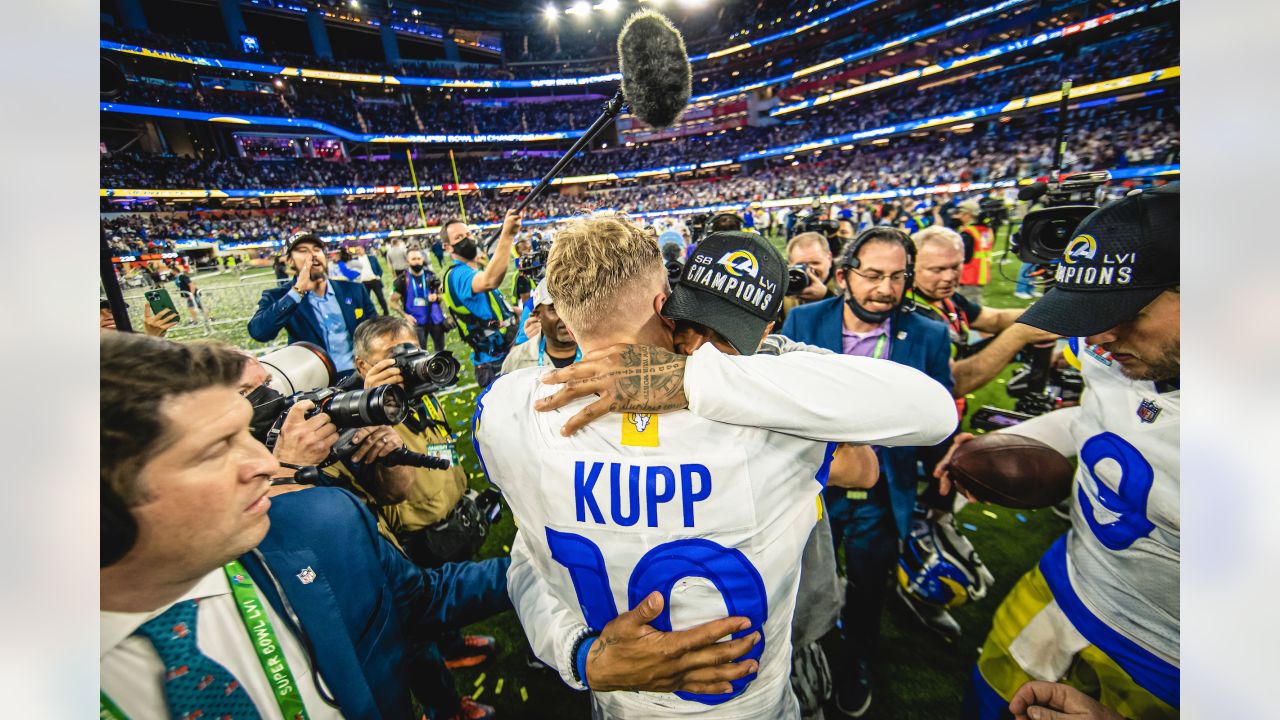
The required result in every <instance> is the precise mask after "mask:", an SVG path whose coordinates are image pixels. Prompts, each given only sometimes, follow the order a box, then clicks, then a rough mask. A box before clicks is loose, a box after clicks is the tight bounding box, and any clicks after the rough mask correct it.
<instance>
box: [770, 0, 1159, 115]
mask: <svg viewBox="0 0 1280 720" xmlns="http://www.w3.org/2000/svg"><path fill="white" fill-rule="evenodd" d="M1177 1H1178V0H1165V2H1164V4H1169V3H1172V2H1177ZM1154 7H1155V6H1152V5H1138V6H1136V7H1133V8H1129V9H1127V10H1122V11H1120V12H1114V13H1107V14H1105V15H1099V16H1098V17H1094V18H1090V19H1088V20H1082V21H1080V22H1078V23H1072V24H1071V25H1066V26H1063V27H1060V28H1053V29H1051V30H1047V31H1045V32H1042V33H1040V34H1038V35H1035V36H1033V37H1025V38H1019V39H1017V40H1012V41H1010V42H1007V43H1004V44H1001V45H995V46H992V47H989V48H986V49H984V50H980V51H978V52H976V53H973V54H970V55H965V56H963V57H958V58H952V59H950V60H943V61H942V62H939V63H935V64H934V65H930V66H928V67H923V68H916V69H914V70H908V71H907V72H904V73H900V74H898V75H894V76H893V77H888V78H884V79H881V80H876V81H874V82H870V83H867V84H865V85H859V86H857V87H853V88H848V89H845V90H840V91H837V92H834V93H826V94H823V95H818V96H816V97H813V98H810V99H808V100H803V101H801V102H797V103H792V104H790V105H780V106H778V107H776V108H774V109H772V110H770V111H769V114H770V115H772V116H774V117H778V116H780V115H786V114H788V113H793V112H797V111H800V110H804V109H806V108H811V107H815V106H817V105H824V104H826V103H829V102H834V101H837V100H842V99H844V98H847V97H853V96H855V95H861V94H863V93H867V92H871V91H873V90H878V89H880V88H882V87H888V86H890V85H896V84H898V83H903V82H909V81H911V80H915V79H917V78H921V77H924V76H925V75H930V76H932V75H936V74H940V73H944V72H946V71H948V70H954V69H956V68H959V67H963V66H965V65H970V64H972V63H975V62H980V61H985V60H990V59H991V58H995V57H999V56H1001V55H1005V54H1008V53H1011V52H1017V51H1019V50H1024V49H1026V48H1028V47H1035V46H1037V45H1042V44H1044V43H1046V42H1049V41H1051V40H1057V39H1058V38H1061V37H1063V36H1065V35H1069V34H1073V33H1076V32H1082V31H1084V30H1092V29H1094V28H1098V27H1102V26H1103V25H1109V24H1111V23H1113V22H1116V21H1118V20H1123V19H1124V18H1127V17H1132V16H1134V15H1137V14H1139V13H1142V12H1146V11H1147V10H1150V9H1153V8H1154Z"/></svg>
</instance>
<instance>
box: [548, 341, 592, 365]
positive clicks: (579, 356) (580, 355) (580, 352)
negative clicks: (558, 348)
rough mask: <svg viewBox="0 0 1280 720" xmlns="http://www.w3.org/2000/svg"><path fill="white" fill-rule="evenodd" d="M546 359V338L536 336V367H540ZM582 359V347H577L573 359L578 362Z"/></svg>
mask: <svg viewBox="0 0 1280 720" xmlns="http://www.w3.org/2000/svg"><path fill="white" fill-rule="evenodd" d="M546 359H547V339H546V338H538V367H542V365H543V363H544V362H546ZM581 359H582V348H578V352H577V354H576V355H574V356H573V361H574V362H578V361H579V360H581Z"/></svg>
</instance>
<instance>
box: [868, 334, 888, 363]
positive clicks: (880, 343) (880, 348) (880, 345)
mask: <svg viewBox="0 0 1280 720" xmlns="http://www.w3.org/2000/svg"><path fill="white" fill-rule="evenodd" d="M888 340H889V335H888V333H885V334H884V335H881V336H880V337H878V338H876V346H875V348H874V349H872V351H871V358H872V359H873V360H879V359H880V356H881V355H883V354H884V346H885V343H886V342H888Z"/></svg>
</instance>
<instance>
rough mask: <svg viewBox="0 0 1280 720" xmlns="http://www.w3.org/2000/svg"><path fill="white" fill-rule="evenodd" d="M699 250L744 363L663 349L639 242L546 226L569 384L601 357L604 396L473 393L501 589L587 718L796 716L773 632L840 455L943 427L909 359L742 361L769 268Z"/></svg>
mask: <svg viewBox="0 0 1280 720" xmlns="http://www.w3.org/2000/svg"><path fill="white" fill-rule="evenodd" d="M711 237H712V238H714V237H716V236H715V235H712V236H711ZM706 247H712V246H706ZM702 249H703V248H702V247H700V249H699V251H695V252H694V254H693V256H692V257H690V259H689V263H690V265H691V268H690V269H689V270H687V271H686V273H687V276H688V277H690V278H692V280H693V281H695V282H698V283H701V284H704V285H705V286H706V287H708V288H711V289H713V290H714V291H715V293H716V294H717V297H715V298H711V299H709V300H707V301H706V302H709V303H711V308H709V309H708V310H707V312H725V313H726V314H728V313H732V314H733V315H734V316H735V318H738V319H736V320H735V321H734V322H733V324H731V325H727V326H722V330H721V334H722V335H724V336H725V338H726V340H727V341H728V342H729V343H730V344H732V345H733V346H734V347H735V348H736V349H738V350H739V351H741V352H743V353H744V354H746V355H744V356H741V357H734V356H729V355H725V354H724V353H721V352H720V351H719V350H718V349H717V348H716V347H715V346H714V345H711V344H708V345H704V346H703V347H702V348H700V349H698V350H697V351H696V352H695V353H694V354H693V355H692V356H690V357H688V358H685V357H683V356H678V355H676V354H674V353H672V352H671V349H672V326H673V323H672V321H671V320H668V319H666V318H664V317H663V316H662V315H661V314H660V311H661V310H662V308H663V306H664V304H665V303H666V301H667V298H668V293H669V288H668V286H667V273H666V268H665V267H664V265H663V262H662V255H661V253H660V251H659V248H658V243H657V241H656V239H655V238H653V237H652V234H650V233H645V232H644V231H642V230H641V229H640V228H639V227H638V226H636V225H635V224H634V223H632V222H631V221H630V220H628V219H627V218H626V217H625V216H620V215H596V216H588V217H584V218H579V219H576V220H574V221H571V222H569V223H567V224H566V225H565V226H564V227H563V228H562V229H560V230H559V231H558V233H557V240H556V244H555V245H554V246H553V248H552V250H551V253H550V257H549V259H548V262H547V276H546V280H545V282H546V283H547V286H548V290H549V291H550V293H551V295H552V296H553V297H555V298H556V309H557V312H558V313H559V314H560V316H561V317H562V318H563V320H564V322H565V324H566V325H567V326H568V327H569V329H570V331H571V332H572V334H573V336H574V337H575V338H576V339H577V340H578V343H579V346H580V347H581V349H582V351H583V353H584V357H583V362H584V363H585V369H584V370H583V372H585V373H586V374H584V375H582V377H589V376H590V373H591V372H593V370H594V369H598V367H599V365H600V364H602V363H603V364H609V363H615V364H616V365H617V366H618V369H617V371H616V372H613V373H611V374H610V375H609V376H608V377H609V378H610V379H611V381H612V382H614V385H613V386H612V387H611V388H608V389H606V388H603V387H601V388H600V390H599V391H600V394H601V397H600V399H599V400H594V402H593V401H592V398H589V397H576V398H575V399H574V400H573V401H571V402H568V403H567V404H565V405H564V406H563V407H562V408H560V409H558V410H554V411H551V412H537V411H536V410H537V408H540V407H545V406H547V405H548V404H554V403H555V402H556V401H557V400H558V399H560V400H562V399H563V398H557V395H563V394H564V393H565V392H573V391H575V390H576V391H578V392H583V388H584V387H585V388H588V390H586V391H587V392H590V391H591V390H590V388H594V387H597V386H595V385H591V384H587V383H578V384H574V385H569V386H565V388H563V389H562V390H560V391H559V392H558V393H554V394H553V391H554V390H555V387H554V386H553V385H551V384H549V383H548V382H547V378H546V377H544V376H545V375H546V374H547V372H548V370H549V369H548V368H536V367H535V368H527V369H524V370H520V371H517V372H514V373H512V374H510V375H506V376H504V377H501V378H499V379H498V380H496V381H495V382H494V383H493V385H492V386H491V387H490V389H489V391H488V392H486V393H485V394H484V395H482V396H481V397H480V398H479V399H478V400H477V402H476V416H475V431H474V437H475V441H476V448H477V454H478V455H479V456H480V458H481V463H482V465H483V466H484V467H485V469H486V472H487V473H488V475H489V479H490V481H491V482H493V483H494V484H495V485H497V486H499V487H500V488H501V489H502V490H503V492H504V494H505V496H506V499H507V501H508V503H509V504H510V506H511V509H512V512H513V514H514V516H515V519H516V522H517V523H518V526H519V528H520V531H519V533H518V534H517V535H516V538H515V540H514V541H513V543H512V551H511V553H512V570H511V571H510V572H509V574H508V584H509V592H510V593H511V597H512V599H513V601H514V604H515V605H516V608H517V613H518V614H519V616H520V618H521V622H522V624H523V625H524V629H525V632H526V634H527V635H528V636H529V639H530V643H531V645H532V646H533V650H534V653H535V654H536V655H537V656H538V657H539V658H540V659H541V660H542V661H543V662H546V663H547V664H549V665H551V666H553V667H555V668H557V669H558V670H559V672H560V674H561V676H562V677H563V678H564V679H565V681H566V682H567V683H568V684H569V685H571V686H572V687H575V688H578V689H588V688H589V689H591V690H592V691H593V697H592V700H593V711H594V715H595V716H596V717H601V718H635V717H646V718H648V717H688V716H705V717H734V718H741V719H743V720H747V719H752V718H760V719H763V718H770V719H772V718H795V717H797V716H798V710H799V708H798V704H797V702H796V699H795V696H794V695H793V693H792V691H791V688H790V683H789V680H788V676H789V671H790V662H789V661H790V654H791V647H790V625H791V619H792V615H793V609H794V604H795V594H796V586H797V582H798V579H799V567H800V554H801V551H802V549H803V547H804V544H805V540H806V539H807V537H808V535H809V532H810V530H811V528H812V527H813V525H814V522H815V521H816V520H817V513H818V505H817V496H818V494H819V492H820V491H821V489H822V487H823V486H824V484H825V483H826V480H827V477H828V475H829V473H830V465H831V458H832V454H833V450H834V447H835V443H836V442H854V443H863V444H881V445H920V444H933V443H936V442H938V441H939V440H941V439H943V438H945V437H947V436H948V435H949V434H950V432H951V430H952V429H953V428H954V426H955V411H954V408H953V406H952V405H951V402H950V398H949V396H948V395H947V393H946V391H945V389H943V388H942V387H941V386H940V385H938V384H937V383H936V382H934V381H933V380H931V379H929V378H928V377H927V376H925V375H923V374H922V373H919V372H918V371H916V370H913V369H911V368H907V367H904V366H901V365H895V364H891V363H881V362H876V361H874V360H870V359H867V358H852V357H842V356H838V355H817V354H811V353H790V354H788V355H784V356H781V357H767V356H754V355H750V353H753V352H754V350H755V348H756V347H757V346H758V345H759V343H760V340H761V339H762V338H763V337H764V335H765V334H766V333H767V332H768V331H769V329H770V325H771V323H772V320H773V319H774V318H775V317H776V315H777V312H778V308H779V306H780V305H781V303H782V295H783V290H784V288H783V287H782V284H783V283H785V280H786V268H785V265H784V263H783V261H782V258H781V256H780V254H779V253H777V252H776V251H775V250H773V249H772V248H771V247H767V246H766V247H763V248H761V249H760V250H759V251H758V252H754V253H753V252H748V251H738V252H726V253H723V254H719V253H717V252H714V251H707V252H703V251H702ZM717 308H718V309H717ZM744 310H745V311H746V312H743V311H744ZM593 363H594V367H593ZM577 367H578V366H577V365H575V366H571V367H570V368H565V369H564V370H560V371H559V372H560V373H562V374H563V373H570V372H574V371H575V369H576V368H577ZM815 397H816V398H818V400H816V401H815V400H812V398H815ZM799 398H806V399H805V400H804V401H801V400H799ZM806 405H814V406H817V407H806ZM686 407H688V408H689V410H685V409H684V408H686ZM624 408H626V409H633V408H642V409H643V410H646V411H648V412H636V413H631V412H615V411H616V410H619V409H624ZM665 411H670V412H669V414H664V415H657V414H652V413H654V412H665ZM575 413H576V415H575ZM571 416H572V417H571ZM597 418H598V421H597V422H594V423H592V424H591V425H589V426H585V423H586V422H587V421H590V420H592V419H597ZM566 420H569V422H568V423H566V422H565V421H566ZM731 423H732V424H731ZM755 426H760V427H766V428H772V429H768V430H766V429H759V428H758V427H755ZM806 435H808V436H812V437H815V438H817V439H816V440H807V439H802V437H803V436H806ZM619 607H622V608H623V609H624V610H625V609H626V608H632V609H631V610H629V611H626V612H623V613H621V614H619V611H618V608H619ZM726 610H727V613H726ZM725 614H728V615H729V616H730V617H728V618H722V617H721V616H722V615H725ZM726 635H729V636H731V638H732V639H731V640H728V641H725V642H723V643H718V642H716V640H718V639H719V638H722V637H724V636H726ZM621 690H641V691H645V692H638V693H633V692H617V691H621ZM673 691H674V692H673Z"/></svg>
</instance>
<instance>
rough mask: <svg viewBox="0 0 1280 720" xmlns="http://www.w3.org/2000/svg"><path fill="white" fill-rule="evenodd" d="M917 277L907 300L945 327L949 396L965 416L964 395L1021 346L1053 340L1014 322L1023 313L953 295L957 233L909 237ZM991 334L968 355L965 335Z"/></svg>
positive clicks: (931, 231)
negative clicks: (948, 350)
mask: <svg viewBox="0 0 1280 720" xmlns="http://www.w3.org/2000/svg"><path fill="white" fill-rule="evenodd" d="M911 241H912V242H913V243H915V246H916V253H917V255H916V276H915V282H914V284H913V286H912V288H911V289H910V290H909V291H907V298H908V299H910V300H912V301H914V302H915V303H916V307H917V308H918V309H920V310H921V311H923V312H924V314H925V315H926V316H928V317H932V318H934V319H936V320H940V321H941V322H942V323H943V324H944V325H946V326H947V331H948V334H949V335H950V338H951V357H952V361H951V377H952V379H953V381H954V382H955V384H954V385H953V386H952V388H951V394H952V395H953V396H954V397H955V398H956V405H957V407H958V408H959V409H960V412H961V414H963V413H964V396H965V395H967V394H968V393H971V392H973V391H974V390H977V389H978V388H980V387H982V386H983V385H986V384H987V383H989V382H991V380H992V379H993V378H995V376H996V375H999V374H1000V371H1001V370H1004V368H1005V367H1006V366H1007V365H1008V364H1009V363H1010V361H1012V360H1013V356H1014V355H1016V354H1017V352H1018V351H1019V350H1021V349H1022V347H1023V346H1024V345H1028V344H1033V343H1040V342H1048V341H1052V340H1056V339H1057V336H1056V335H1054V334H1052V333H1047V332H1044V331H1043V330H1038V329H1036V328H1033V327H1031V326H1030V325H1022V324H1019V323H1016V322H1015V321H1016V320H1017V319H1018V317H1019V316H1021V315H1022V313H1023V309H1022V308H993V307H984V306H982V305H979V304H978V303H975V302H973V301H972V300H970V299H969V298H967V297H965V296H963V295H960V294H959V293H957V292H956V290H957V289H958V288H959V285H960V273H961V266H962V265H963V264H964V241H963V240H962V239H961V237H960V235H959V233H957V232H956V231H954V230H952V229H950V228H947V227H943V226H939V225H934V226H931V227H928V228H925V229H924V230H921V231H920V232H918V233H916V234H914V235H912V236H911ZM970 330H976V331H978V332H984V333H991V334H992V335H995V337H994V338H992V339H991V340H990V341H987V342H985V343H983V344H982V346H981V348H980V349H976V351H974V352H970V347H971V346H970V337H969V331H970Z"/></svg>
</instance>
